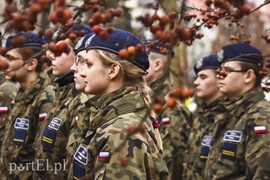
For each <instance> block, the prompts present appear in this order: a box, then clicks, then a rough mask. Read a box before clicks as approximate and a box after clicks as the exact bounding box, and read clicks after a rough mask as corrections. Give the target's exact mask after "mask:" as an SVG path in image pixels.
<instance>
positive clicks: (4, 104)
mask: <svg viewBox="0 0 270 180" xmlns="http://www.w3.org/2000/svg"><path fill="white" fill-rule="evenodd" d="M17 91H18V88H17V87H16V85H15V83H13V82H10V81H7V80H6V79H5V75H4V74H3V73H0V147H1V146H2V142H3V138H4V134H5V127H6V123H7V118H8V116H9V115H10V114H11V110H12V103H11V102H12V101H13V99H14V98H15V96H16V94H17Z"/></svg>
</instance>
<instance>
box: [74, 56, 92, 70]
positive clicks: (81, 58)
mask: <svg viewBox="0 0 270 180" xmlns="http://www.w3.org/2000/svg"><path fill="white" fill-rule="evenodd" d="M79 63H80V64H84V63H85V64H86V65H87V67H88V68H89V67H90V65H91V64H90V63H89V62H88V61H87V59H86V58H84V57H82V56H76V57H75V64H76V66H78V64H79Z"/></svg>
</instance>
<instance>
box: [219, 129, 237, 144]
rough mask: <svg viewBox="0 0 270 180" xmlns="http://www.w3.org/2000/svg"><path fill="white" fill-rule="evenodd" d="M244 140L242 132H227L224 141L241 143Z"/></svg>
mask: <svg viewBox="0 0 270 180" xmlns="http://www.w3.org/2000/svg"><path fill="white" fill-rule="evenodd" d="M241 139H242V132H241V131H235V130H227V131H226V133H225V135H224V137H223V140H224V141H232V142H240V141H241Z"/></svg>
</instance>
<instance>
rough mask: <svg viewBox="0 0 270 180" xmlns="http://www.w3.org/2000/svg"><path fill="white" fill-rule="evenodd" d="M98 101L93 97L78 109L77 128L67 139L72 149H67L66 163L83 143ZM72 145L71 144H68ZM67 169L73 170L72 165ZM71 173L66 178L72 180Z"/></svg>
mask: <svg viewBox="0 0 270 180" xmlns="http://www.w3.org/2000/svg"><path fill="white" fill-rule="evenodd" d="M98 99H99V96H94V97H92V98H91V99H88V100H87V101H86V102H85V103H84V104H85V106H84V107H82V108H81V109H79V114H78V117H79V118H78V122H77V128H76V130H77V131H76V133H74V134H73V137H70V138H69V141H72V142H73V145H72V149H71V147H69V151H68V152H67V153H68V154H67V158H66V162H67V164H69V163H70V162H72V160H73V155H74V154H75V152H76V150H77V148H78V147H79V145H80V144H81V143H82V142H83V141H85V139H86V135H87V132H88V130H89V127H90V116H91V115H90V113H96V112H97V111H98V108H97V107H96V105H95V102H97V100H98ZM69 144H72V143H69ZM70 165H71V166H70V168H69V169H73V163H71V164H70ZM72 178H73V177H72V171H69V172H68V178H67V179H72Z"/></svg>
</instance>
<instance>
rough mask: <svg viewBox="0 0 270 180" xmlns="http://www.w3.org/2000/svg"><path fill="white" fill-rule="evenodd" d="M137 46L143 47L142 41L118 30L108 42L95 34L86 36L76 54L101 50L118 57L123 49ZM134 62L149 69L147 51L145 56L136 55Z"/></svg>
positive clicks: (75, 48) (79, 44) (77, 46)
mask: <svg viewBox="0 0 270 180" xmlns="http://www.w3.org/2000/svg"><path fill="white" fill-rule="evenodd" d="M137 44H141V45H142V43H141V41H140V40H139V39H138V38H137V37H136V36H134V35H133V34H131V33H130V32H127V31H124V30H120V29H116V30H114V31H113V32H112V33H111V34H110V36H109V38H108V39H106V40H102V39H100V38H99V36H98V35H96V34H95V33H89V34H86V35H85V36H84V37H83V38H81V39H80V41H79V42H78V43H77V44H76V46H75V47H74V52H75V53H76V54H78V52H80V51H82V50H90V49H101V50H106V51H109V52H111V53H114V54H117V55H118V52H119V51H120V50H121V49H127V48H128V47H130V46H134V47H135V46H136V45H137ZM132 62H133V63H134V64H135V65H137V66H139V67H140V68H142V69H144V70H147V69H148V68H149V61H148V55H147V53H146V51H145V50H144V52H143V54H135V57H134V60H133V61H132Z"/></svg>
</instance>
